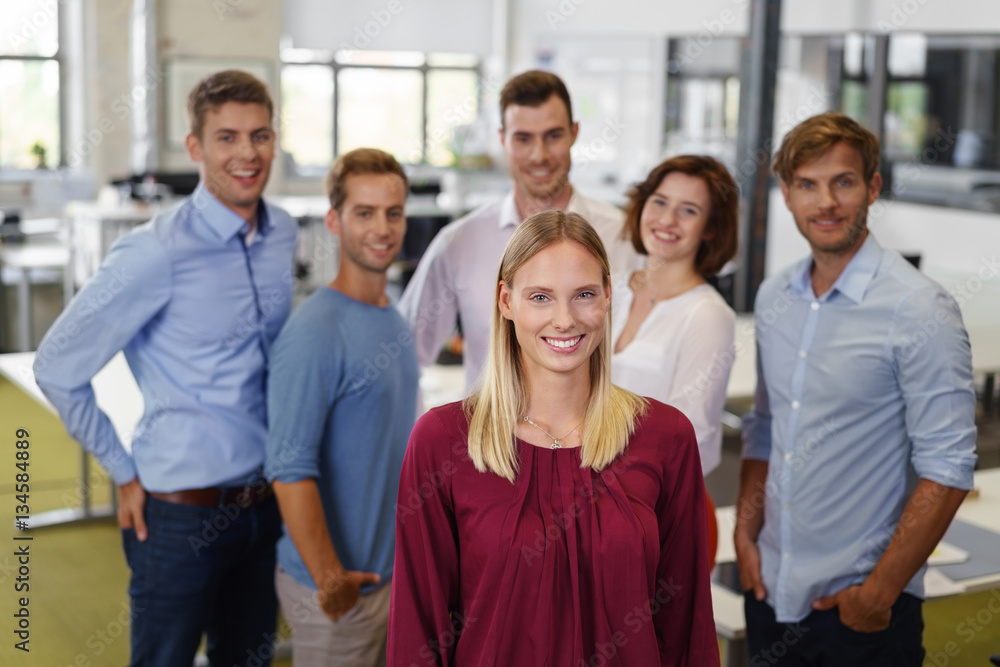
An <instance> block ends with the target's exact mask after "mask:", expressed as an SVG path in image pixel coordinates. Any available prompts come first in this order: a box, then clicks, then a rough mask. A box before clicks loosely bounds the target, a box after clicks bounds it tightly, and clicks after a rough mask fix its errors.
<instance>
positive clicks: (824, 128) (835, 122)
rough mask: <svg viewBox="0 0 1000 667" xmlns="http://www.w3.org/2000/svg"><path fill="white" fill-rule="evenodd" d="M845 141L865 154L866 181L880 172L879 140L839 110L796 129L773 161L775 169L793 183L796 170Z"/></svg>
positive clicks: (862, 155) (863, 162)
mask: <svg viewBox="0 0 1000 667" xmlns="http://www.w3.org/2000/svg"><path fill="white" fill-rule="evenodd" d="M840 142H844V143H846V144H847V145H849V146H852V147H853V148H856V149H857V151H858V152H859V153H860V154H861V162H862V165H863V168H864V177H865V182H866V183H870V182H871V180H872V177H873V176H874V175H875V172H876V171H878V161H879V144H878V137H876V136H875V135H874V134H872V133H871V132H870V131H869V130H868V129H867V128H865V127H863V126H861V125H860V124H859V123H858V122H857V121H855V120H854V119H853V118H851V117H850V116H848V115H847V114H843V113H841V112H839V111H827V112H826V113H821V114H819V115H818V116H813V117H812V118H806V119H805V120H804V121H802V122H801V123H799V124H798V125H796V126H795V127H793V128H792V130H791V131H790V132H789V133H788V134H786V135H785V138H784V140H782V142H781V148H779V149H778V152H777V153H776V154H775V156H774V160H773V161H772V162H771V169H772V170H773V171H774V173H775V175H776V176H777V177H778V178H780V179H781V180H782V181H783V182H784V183H791V182H792V178H793V176H794V175H795V170H796V169H798V168H799V167H801V166H802V165H803V164H805V163H806V162H809V161H810V160H812V159H814V158H817V157H819V156H820V155H822V154H824V153H826V152H827V151H828V150H830V149H831V148H833V146H834V144H838V143H840Z"/></svg>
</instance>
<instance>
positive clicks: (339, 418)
mask: <svg viewBox="0 0 1000 667" xmlns="http://www.w3.org/2000/svg"><path fill="white" fill-rule="evenodd" d="M419 376H420V370H419V368H418V366H417V356H416V353H415V351H414V348H413V337H412V335H411V333H410V329H409V327H408V326H407V325H406V323H405V322H404V321H403V318H402V317H401V316H400V315H399V313H398V312H397V311H396V309H395V307H394V306H391V305H390V306H388V307H386V308H379V307H376V306H371V305H368V304H364V303H361V302H359V301H355V300H354V299H351V298H349V297H347V296H345V295H343V294H341V293H340V292H337V291H336V290H333V289H330V288H326V287H324V288H320V289H319V290H317V291H316V292H315V293H313V294H312V295H311V296H309V297H308V298H307V299H306V300H305V301H303V302H302V304H301V305H300V306H299V307H298V308H297V309H296V310H295V311H294V312H293V313H292V316H291V317H290V318H289V319H288V322H287V323H286V324H285V327H284V328H283V329H282V330H281V334H280V335H279V336H278V339H277V341H276V342H275V344H274V347H273V348H272V352H271V363H270V370H269V377H268V384H267V396H268V400H267V404H268V417H269V421H270V425H269V429H268V437H267V464H266V467H265V470H266V474H267V477H268V479H270V480H278V481H280V482H286V483H290V482H297V481H301V480H303V479H309V478H314V479H316V481H317V485H318V486H319V493H320V498H321V499H322V502H323V511H324V512H325V514H326V524H327V527H328V528H329V530H330V536H331V538H332V539H333V546H334V548H335V549H336V550H337V555H338V556H339V557H340V560H341V562H342V563H343V565H344V567H345V568H346V569H347V570H359V571H364V572H377V573H378V574H379V575H381V577H382V583H385V582H388V581H389V579H390V578H391V577H392V561H393V553H394V550H395V534H394V526H395V510H396V490H397V487H398V485H399V471H400V467H401V466H402V462H403V452H404V450H405V448H406V441H407V439H408V438H409V436H410V430H411V429H412V428H413V423H414V421H415V419H416V410H417V381H418V380H419ZM278 563H279V564H280V565H281V567H282V569H284V570H285V571H286V572H287V573H288V574H289V575H291V576H292V578H293V579H295V580H296V581H297V582H299V583H300V584H302V585H303V586H307V587H309V588H313V589H315V588H316V584H315V583H314V582H313V580H312V576H311V575H310V574H309V571H308V570H307V569H306V566H305V564H304V563H303V562H302V558H301V557H300V556H299V553H298V551H297V550H296V548H295V545H294V544H293V542H292V540H291V537H290V536H289V535H288V531H287V529H286V530H285V534H284V535H283V536H282V538H281V540H280V541H279V542H278ZM373 588H375V587H373V586H369V587H367V589H363V592H368V591H370V590H371V589H373Z"/></svg>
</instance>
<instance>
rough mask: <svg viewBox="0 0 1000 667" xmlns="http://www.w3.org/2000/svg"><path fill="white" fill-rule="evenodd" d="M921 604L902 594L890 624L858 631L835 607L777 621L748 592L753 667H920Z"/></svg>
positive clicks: (748, 646)
mask: <svg viewBox="0 0 1000 667" xmlns="http://www.w3.org/2000/svg"><path fill="white" fill-rule="evenodd" d="M921 605H922V602H921V600H920V599H919V598H916V597H914V596H912V595H910V594H909V593H902V594H901V595H900V596H899V597H898V598H896V603H895V604H894V605H892V620H890V621H889V627H888V628H886V629H885V630H880V631H878V632H858V631H856V630H852V629H851V628H849V627H847V626H846V625H844V624H843V623H841V622H840V612H839V610H838V609H837V608H836V607H834V608H833V609H828V610H826V611H812V612H811V613H810V614H809V615H808V616H806V617H805V618H804V619H802V620H801V621H799V622H798V623H779V622H778V621H777V620H776V618H775V615H774V610H773V609H772V608H771V605H769V604H768V603H767V602H758V601H757V599H756V598H754V596H753V591H748V592H746V593H744V609H745V611H746V620H747V648H748V649H749V651H750V667H765V665H766V666H772V665H773V666H777V667H920V666H921V665H922V664H923V663H924V647H923V642H922V635H923V631H924V619H923V615H922V614H921Z"/></svg>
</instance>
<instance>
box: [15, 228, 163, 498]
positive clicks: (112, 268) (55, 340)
mask: <svg viewBox="0 0 1000 667" xmlns="http://www.w3.org/2000/svg"><path fill="white" fill-rule="evenodd" d="M170 294H171V269H170V260H169V257H168V256H167V253H166V251H165V250H164V248H163V247H162V245H161V244H160V242H159V240H158V239H157V238H156V237H155V235H154V234H153V233H152V232H148V231H137V232H134V233H132V234H129V235H128V236H125V237H123V238H122V239H120V240H119V241H118V242H117V243H115V245H114V246H113V247H112V248H111V250H110V251H109V252H108V255H107V257H106V258H105V259H104V262H103V263H102V264H101V267H100V268H99V269H98V271H97V273H96V274H95V275H94V276H93V277H92V278H91V279H90V280H89V281H88V282H87V284H86V285H84V286H83V288H82V289H81V290H80V292H79V293H78V294H77V295H76V296H75V297H74V298H73V300H72V302H70V304H69V306H67V307H66V309H65V310H64V311H63V312H62V314H61V315H60V316H59V318H58V319H57V320H56V321H55V323H54V324H53V325H52V327H51V328H50V329H49V330H48V332H47V333H46V334H45V337H44V338H43V339H42V342H41V344H40V345H39V346H38V352H37V354H36V355H35V363H34V372H35V381H36V382H37V383H38V386H39V388H40V389H41V390H42V393H44V394H45V396H46V397H47V398H48V399H49V400H50V401H51V402H52V404H53V405H54V406H55V408H56V410H57V412H58V413H59V416H60V418H61V419H62V421H63V424H64V425H65V426H66V430H67V432H68V433H69V434H70V435H71V436H73V437H74V438H75V439H76V440H77V441H78V442H79V443H80V444H81V445H82V446H83V448H84V449H86V450H87V451H88V452H90V453H92V454H93V455H94V456H95V457H96V458H97V460H98V462H99V463H100V464H101V466H103V467H104V469H105V470H107V471H108V473H109V474H110V475H111V477H112V479H114V481H115V483H116V484H118V485H122V484H125V483H127V482H129V481H131V480H132V479H134V478H135V477H136V475H137V472H136V467H135V462H134V461H133V459H132V456H131V455H130V454H129V453H128V452H127V451H126V450H125V448H124V446H123V445H122V442H121V440H120V439H119V438H118V434H117V433H115V429H114V426H113V425H112V424H111V420H110V419H108V416H107V415H106V414H105V413H104V412H103V411H102V410H101V409H100V408H99V407H98V406H97V401H96V398H95V396H94V390H93V387H92V386H91V379H92V378H93V377H94V376H95V375H96V374H97V372H98V371H100V370H101V369H102V368H103V367H104V365H105V364H107V363H108V361H110V360H111V358H112V357H113V356H114V355H115V354H117V353H118V352H119V351H120V350H122V349H123V348H125V347H126V346H127V345H128V344H129V342H131V341H132V339H133V338H135V337H136V336H137V335H138V334H139V333H140V332H141V331H142V329H143V328H144V327H145V326H146V324H147V323H148V322H150V320H152V319H153V318H154V317H155V316H156V314H157V313H158V312H159V311H160V310H161V309H162V308H163V307H164V306H165V305H166V304H167V302H168V301H169V300H170Z"/></svg>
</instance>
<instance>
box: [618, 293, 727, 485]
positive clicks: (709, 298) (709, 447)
mask: <svg viewBox="0 0 1000 667" xmlns="http://www.w3.org/2000/svg"><path fill="white" fill-rule="evenodd" d="M613 282H614V286H613V288H612V297H611V298H612V300H611V303H612V308H611V313H612V319H611V340H612V342H613V343H617V342H618V338H619V337H620V336H621V334H622V330H623V329H624V328H625V323H626V322H627V321H628V316H629V312H630V311H631V310H632V300H633V298H634V294H633V293H632V289H631V288H630V287H629V286H628V281H627V280H617V281H613ZM735 330H736V313H734V312H733V309H732V308H730V307H729V305H728V304H726V301H725V299H723V298H722V296H721V295H720V294H719V293H718V292H717V291H716V290H715V288H714V287H712V286H711V285H699V286H698V287H695V288H694V289H691V290H688V291H687V292H685V293H684V294H681V295H679V296H676V297H674V298H672V299H666V300H664V301H660V302H659V303H657V304H656V305H655V306H654V307H653V310H652V311H651V312H650V313H649V315H647V316H646V319H645V320H643V322H642V324H641V325H639V330H638V331H637V332H636V335H635V338H633V339H632V342H630V343H629V344H628V346H627V347H626V348H625V349H624V350H622V351H621V352H618V353H616V354H614V355H613V356H612V357H611V379H612V381H613V382H614V383H615V384H617V385H618V386H620V387H623V388H625V389H628V390H629V391H632V392H635V393H636V394H639V395H641V396H648V397H650V398H655V399H656V400H658V401H662V402H663V403H667V404H668V405H672V406H674V407H676V408H677V409H678V410H680V411H681V412H683V413H684V414H685V415H686V416H687V418H688V419H690V420H691V424H692V425H693V426H694V432H695V435H696V436H697V438H698V450H699V452H700V453H701V470H702V473H703V474H705V475H707V474H708V473H710V472H711V471H712V470H714V469H715V468H716V467H717V466H718V465H719V462H720V460H721V459H722V420H721V416H722V410H723V406H724V405H725V402H726V384H727V383H728V382H729V371H730V369H731V368H732V365H733V359H734V358H735V356H736V353H735V348H734V345H733V338H734V335H735Z"/></svg>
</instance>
